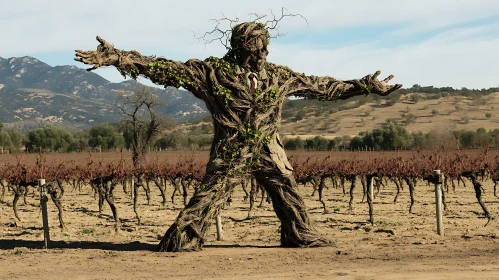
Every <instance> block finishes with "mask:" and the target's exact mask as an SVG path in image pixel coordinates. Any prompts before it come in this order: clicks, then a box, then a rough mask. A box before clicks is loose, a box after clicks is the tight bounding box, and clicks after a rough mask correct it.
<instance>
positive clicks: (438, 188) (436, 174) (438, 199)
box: [433, 170, 444, 236]
mask: <svg viewBox="0 0 499 280" xmlns="http://www.w3.org/2000/svg"><path fill="white" fill-rule="evenodd" d="M433 179H434V183H435V209H436V214H437V233H438V235H440V236H444V220H443V214H442V174H441V173H440V170H434V171H433Z"/></svg>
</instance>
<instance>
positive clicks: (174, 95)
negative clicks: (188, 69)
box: [0, 56, 207, 130]
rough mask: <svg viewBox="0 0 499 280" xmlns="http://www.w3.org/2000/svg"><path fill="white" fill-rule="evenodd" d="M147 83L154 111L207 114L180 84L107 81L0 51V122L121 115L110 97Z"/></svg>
mask: <svg viewBox="0 0 499 280" xmlns="http://www.w3.org/2000/svg"><path fill="white" fill-rule="evenodd" d="M141 87H146V88H147V89H149V90H150V91H151V92H152V93H153V94H155V95H156V96H157V97H158V99H159V101H160V103H161V104H162V105H161V106H160V107H158V113H160V114H164V115H169V116H172V117H173V118H175V119H176V120H179V121H183V120H187V119H192V118H199V117H202V116H204V115H206V114H207V110H206V107H205V104H204V102H203V101H202V100H199V99H197V98H195V97H194V96H193V95H192V94H190V93H189V92H187V91H185V90H178V89H176V88H167V89H161V88H156V87H148V86H144V85H142V84H140V83H138V82H136V81H134V80H127V81H124V82H121V83H112V82H110V81H108V80H106V79H104V78H103V77H101V76H99V75H98V74H95V73H93V72H88V71H86V70H84V69H81V68H78V67H76V66H55V67H52V66H50V65H48V64H46V63H44V62H42V61H40V60H38V59H36V58H34V57H30V56H24V57H12V58H8V59H5V58H2V57H0V122H2V123H4V124H6V126H15V127H17V128H20V129H22V130H23V129H31V128H33V127H40V126H41V125H44V124H52V125H56V126H62V127H72V128H77V127H88V126H92V125H93V124H96V123H101V122H116V121H119V120H120V118H121V115H120V113H119V112H118V111H117V108H116V106H115V101H116V98H117V95H118V93H123V94H129V93H132V92H133V91H134V90H137V89H139V88H141Z"/></svg>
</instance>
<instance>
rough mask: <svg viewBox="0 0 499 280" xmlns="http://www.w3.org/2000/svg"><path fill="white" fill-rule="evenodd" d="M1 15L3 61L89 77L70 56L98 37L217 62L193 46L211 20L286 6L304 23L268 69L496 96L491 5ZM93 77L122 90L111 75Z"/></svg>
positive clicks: (208, 5)
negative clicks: (23, 60) (27, 59)
mask: <svg viewBox="0 0 499 280" xmlns="http://www.w3.org/2000/svg"><path fill="white" fill-rule="evenodd" d="M0 7H1V8H0V26H1V28H0V34H1V35H0V38H2V39H1V40H0V57H3V58H10V57H18V56H26V55H29V56H34V57H36V58H38V59H40V60H41V61H43V62H45V63H48V64H49V65H52V66H56V65H76V66H78V67H81V68H86V67H87V66H86V65H83V64H81V63H78V62H76V61H74V60H73V58H74V50H75V49H82V50H93V49H95V48H96V46H97V44H98V42H97V41H96V40H95V37H96V35H99V36H101V37H102V38H104V39H105V40H107V41H108V42H110V43H112V44H113V45H114V46H115V47H116V48H118V49H126V50H137V51H139V52H140V53H142V54H143V55H156V56H158V57H166V58H168V59H173V60H180V61H186V60H188V59H189V58H198V59H205V58H207V57H209V56H218V57H221V56H223V55H224V53H225V48H224V47H223V45H222V44H221V43H220V42H218V41H216V42H212V43H211V44H208V45H206V44H205V43H204V42H203V41H200V40H198V39H196V36H199V35H202V34H203V33H204V32H207V31H211V30H213V28H214V26H215V22H214V21H213V20H212V19H221V18H224V17H227V18H230V19H239V22H243V21H248V20H253V19H254V18H255V17H254V16H252V15H251V13H256V14H258V15H262V16H263V15H267V17H265V18H263V21H266V20H271V19H272V18H273V16H272V13H274V14H275V15H276V16H277V17H279V16H280V15H281V10H282V8H283V7H285V8H286V11H285V12H286V13H287V14H301V15H302V16H303V17H304V18H306V21H305V20H304V19H303V18H302V17H298V16H297V17H285V18H284V19H282V20H281V21H280V22H279V32H280V33H283V34H284V36H278V37H277V38H274V39H272V41H271V44H270V46H269V51H270V54H269V56H268V60H269V61H271V62H273V63H276V64H281V65H287V66H289V67H291V68H292V69H293V70H294V71H297V72H304V73H306V74H308V75H319V76H323V75H324V76H332V77H335V78H338V79H359V78H362V77H364V76H365V75H368V74H372V73H374V72H376V71H377V70H381V72H382V74H381V76H383V77H382V78H384V77H385V76H388V75H390V74H393V75H394V76H395V78H394V79H393V80H392V83H401V84H403V85H404V87H411V86H412V85H414V84H419V85H422V86H430V85H432V86H436V87H443V86H451V87H454V88H462V87H467V88H470V89H471V88H489V87H499V1H497V0H474V1H469V0H454V1H450V0H415V1H413V0H406V1H403V0H378V1H372V0H349V1H346V0H343V1H338V0H308V1H303V0H285V1H281V0H273V1H268V0H267V1H261V0H252V1H234V0H233V1H225V0H212V1H193V0H191V1H178V0H177V1H171V0H163V1H159V0H142V1H132V0H120V1H114V0H108V1H102V0H85V1H63V0H44V1H35V0H31V1H30V0H16V1H9V0H0ZM221 28H224V30H225V29H228V28H229V25H228V24H226V23H225V22H222V24H221ZM271 34H272V35H275V32H274V33H271ZM96 73H97V74H99V75H101V76H103V77H104V78H106V79H108V80H110V81H112V82H121V81H123V77H122V76H121V75H120V74H119V73H118V71H117V70H116V69H114V68H111V67H107V68H102V69H98V70H97V71H96ZM140 81H141V82H143V83H145V84H150V83H148V81H146V80H144V79H141V80H140Z"/></svg>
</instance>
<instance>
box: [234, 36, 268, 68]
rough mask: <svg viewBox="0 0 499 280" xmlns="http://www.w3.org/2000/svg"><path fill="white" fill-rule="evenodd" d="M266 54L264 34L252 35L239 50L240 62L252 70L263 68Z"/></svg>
mask: <svg viewBox="0 0 499 280" xmlns="http://www.w3.org/2000/svg"><path fill="white" fill-rule="evenodd" d="M268 54H269V51H268V49H267V38H266V37H265V36H258V37H254V38H252V39H251V40H250V41H249V42H247V43H246V44H245V47H244V48H243V49H241V50H240V53H239V55H240V63H241V64H242V66H244V67H247V68H250V69H251V70H252V71H256V72H259V71H261V70H262V69H263V66H264V65H265V61H266V60H267V55H268Z"/></svg>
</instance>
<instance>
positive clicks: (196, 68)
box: [75, 36, 206, 99]
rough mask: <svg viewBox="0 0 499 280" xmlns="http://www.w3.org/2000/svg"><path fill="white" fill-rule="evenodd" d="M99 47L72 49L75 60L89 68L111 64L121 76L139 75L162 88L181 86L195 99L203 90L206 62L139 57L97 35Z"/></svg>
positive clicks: (135, 76)
mask: <svg viewBox="0 0 499 280" xmlns="http://www.w3.org/2000/svg"><path fill="white" fill-rule="evenodd" d="M97 41H99V43H100V44H99V46H97V50H96V51H82V50H76V54H75V55H76V58H75V60H76V61H79V62H83V63H85V64H90V65H92V64H93V66H92V67H91V68H88V69H87V71H92V70H94V69H97V68H99V67H101V66H115V67H116V68H117V69H118V71H120V73H121V74H122V75H123V77H126V76H129V77H131V78H133V79H136V78H137V77H138V76H139V75H142V76H144V77H146V78H148V79H150V80H151V81H152V82H153V83H155V84H158V85H162V86H164V87H168V86H173V87H176V88H179V87H183V88H185V89H186V90H188V91H190V92H192V93H193V94H194V95H196V96H197V97H198V98H202V99H204V98H203V97H204V96H203V94H204V93H205V92H206V78H205V77H206V75H205V71H206V63H205V62H203V61H201V60H197V59H191V60H188V61H187V62H185V63H183V62H180V61H174V60H168V59H165V58H156V57H153V56H143V55H141V54H140V53H139V52H137V51H124V50H118V49H116V48H114V47H113V46H112V45H111V44H109V43H108V42H106V41H105V40H104V39H102V38H101V37H99V36H97Z"/></svg>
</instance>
